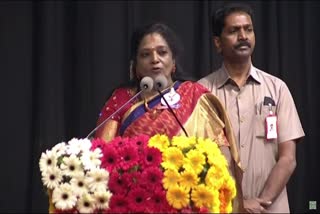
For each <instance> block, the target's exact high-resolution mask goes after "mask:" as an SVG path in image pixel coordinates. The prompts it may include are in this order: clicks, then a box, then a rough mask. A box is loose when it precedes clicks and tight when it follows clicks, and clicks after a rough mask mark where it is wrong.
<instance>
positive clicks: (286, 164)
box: [259, 140, 297, 201]
mask: <svg viewBox="0 0 320 214" xmlns="http://www.w3.org/2000/svg"><path fill="white" fill-rule="evenodd" d="M278 149H279V151H278V154H279V159H278V161H277V163H276V165H275V166H274V167H273V169H272V170H271V172H270V175H269V177H268V179H267V181H266V183H265V186H264V188H263V190H262V192H261V194H260V197H259V198H260V199H262V200H263V201H274V200H275V199H276V198H277V197H278V195H279V194H280V193H281V191H282V190H283V188H284V187H285V186H286V184H287V182H288V181H289V178H290V176H291V175H292V173H293V171H294V169H295V168H296V165H297V164H296V142H295V141H293V140H291V141H286V142H283V143H280V144H279V146H278Z"/></svg>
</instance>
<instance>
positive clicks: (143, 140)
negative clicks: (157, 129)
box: [131, 135, 150, 151]
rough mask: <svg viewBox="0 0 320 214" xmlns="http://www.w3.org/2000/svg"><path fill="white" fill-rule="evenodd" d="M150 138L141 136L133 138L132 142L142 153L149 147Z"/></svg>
mask: <svg viewBox="0 0 320 214" xmlns="http://www.w3.org/2000/svg"><path fill="white" fill-rule="evenodd" d="M149 138H150V137H149V136H148V135H139V136H135V137H133V138H131V141H132V142H134V144H135V145H136V146H137V147H138V149H139V151H140V150H143V149H144V148H146V147H147V145H148V141H149Z"/></svg>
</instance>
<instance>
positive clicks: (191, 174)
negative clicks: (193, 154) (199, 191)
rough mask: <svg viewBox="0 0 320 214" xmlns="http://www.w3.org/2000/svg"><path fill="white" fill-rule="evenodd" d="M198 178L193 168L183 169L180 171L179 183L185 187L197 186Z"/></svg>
mask: <svg viewBox="0 0 320 214" xmlns="http://www.w3.org/2000/svg"><path fill="white" fill-rule="evenodd" d="M199 180H200V178H199V177H198V176H197V174H196V173H195V171H193V170H185V171H183V172H181V181H180V185H181V186H182V187H184V188H186V189H188V190H189V189H191V188H194V187H196V186H197V184H198V182H199Z"/></svg>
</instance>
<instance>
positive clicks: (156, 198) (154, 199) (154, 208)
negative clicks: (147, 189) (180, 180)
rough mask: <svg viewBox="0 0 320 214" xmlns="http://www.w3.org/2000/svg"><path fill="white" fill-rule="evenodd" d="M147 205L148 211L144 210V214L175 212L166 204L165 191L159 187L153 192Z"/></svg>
mask: <svg viewBox="0 0 320 214" xmlns="http://www.w3.org/2000/svg"><path fill="white" fill-rule="evenodd" d="M148 205H149V206H148V210H146V212H164V213H168V212H170V213H171V212H174V211H176V210H175V209H173V208H172V207H170V205H169V204H168V202H167V199H166V191H165V190H164V189H163V188H161V187H159V186H158V187H157V188H155V189H154V190H153V192H152V194H151V197H150V200H149V203H148Z"/></svg>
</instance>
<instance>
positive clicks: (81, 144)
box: [39, 138, 112, 213]
mask: <svg viewBox="0 0 320 214" xmlns="http://www.w3.org/2000/svg"><path fill="white" fill-rule="evenodd" d="M101 157H102V153H101V149H99V148H98V147H97V145H96V144H95V147H93V146H92V144H91V141H90V140H89V139H76V138H73V139H71V140H70V141H69V142H67V143H64V142H62V143H59V144H57V145H55V146H54V147H53V148H52V149H51V150H47V151H46V152H43V153H42V155H41V158H40V161H39V166H40V171H41V176H42V182H43V185H44V186H45V187H46V188H47V190H48V193H49V197H50V199H49V201H50V203H51V205H50V210H49V212H50V213H51V212H68V213H77V212H80V213H92V212H98V211H101V210H105V209H107V208H108V207H109V201H110V198H111V196H112V194H111V192H110V191H109V189H108V186H107V183H108V180H109V172H108V171H107V170H105V169H103V168H101V167H100V164H101V160H100V158H101Z"/></svg>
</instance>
